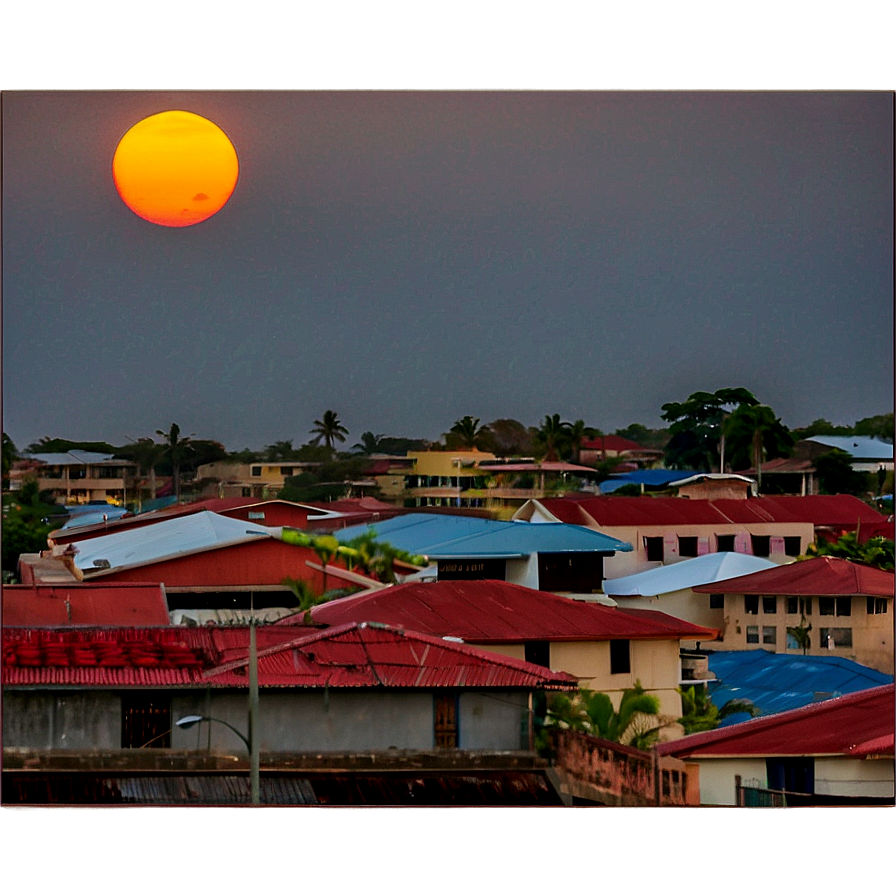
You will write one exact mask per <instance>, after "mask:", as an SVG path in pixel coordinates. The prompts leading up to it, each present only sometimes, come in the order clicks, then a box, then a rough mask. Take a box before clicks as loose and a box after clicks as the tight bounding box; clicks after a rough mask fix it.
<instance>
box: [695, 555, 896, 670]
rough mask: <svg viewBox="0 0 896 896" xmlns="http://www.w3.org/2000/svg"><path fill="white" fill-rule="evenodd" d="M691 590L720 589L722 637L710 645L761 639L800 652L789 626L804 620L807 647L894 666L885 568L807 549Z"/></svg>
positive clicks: (728, 646)
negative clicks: (794, 559)
mask: <svg viewBox="0 0 896 896" xmlns="http://www.w3.org/2000/svg"><path fill="white" fill-rule="evenodd" d="M693 590H694V591H695V592H697V593H710V592H712V593H715V594H721V595H723V596H724V629H723V634H722V643H721V644H719V645H714V646H715V647H716V649H724V650H744V649H749V648H750V646H751V645H755V647H759V646H760V645H762V646H763V647H766V648H768V649H769V650H773V651H776V652H783V653H786V652H788V651H792V652H794V653H796V652H800V653H802V651H803V649H804V648H803V647H802V646H801V644H800V642H799V640H798V637H797V635H796V633H795V632H794V631H793V629H796V628H798V627H800V626H806V625H811V626H812V629H811V631H808V632H807V634H808V637H809V646H808V647H807V648H805V649H806V652H807V653H808V654H810V655H812V656H819V655H822V654H826V653H829V654H832V655H836V656H842V657H846V658H847V659H851V660H855V661H856V662H857V663H861V664H862V665H863V666H870V667H871V668H872V669H877V670H878V671H880V672H885V673H887V674H888V675H891V674H892V673H893V592H894V575H893V573H892V572H885V571H884V570H882V569H875V568H874V567H871V566H865V565H863V564H861V563H854V562H853V561H851V560H843V559H840V558H838V557H813V558H811V559H809V560H802V561H800V562H798V563H791V564H788V565H786V566H779V567H775V568H774V569H766V570H760V571H758V572H754V573H751V574H749V575H745V576H738V577H737V578H734V579H728V580H727V581H724V582H715V583H713V584H712V585H696V586H694V589H693Z"/></svg>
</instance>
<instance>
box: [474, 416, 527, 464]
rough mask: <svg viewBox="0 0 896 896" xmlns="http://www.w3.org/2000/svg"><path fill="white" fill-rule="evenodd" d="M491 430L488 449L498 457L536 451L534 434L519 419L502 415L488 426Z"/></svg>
mask: <svg viewBox="0 0 896 896" xmlns="http://www.w3.org/2000/svg"><path fill="white" fill-rule="evenodd" d="M486 429H488V432H489V438H488V442H487V447H488V450H489V451H491V452H492V453H493V454H496V455H497V456H498V457H521V456H528V455H531V454H532V452H533V451H534V444H533V441H532V434H531V433H530V431H529V429H528V427H526V426H524V425H523V424H522V423H520V422H519V420H513V419H510V418H508V417H500V418H498V419H497V420H492V422H491V423H489V424H488V426H487V427H486Z"/></svg>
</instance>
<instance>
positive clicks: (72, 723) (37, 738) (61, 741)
mask: <svg viewBox="0 0 896 896" xmlns="http://www.w3.org/2000/svg"><path fill="white" fill-rule="evenodd" d="M3 746H4V747H20V748H30V749H35V750H94V749H95V750H108V749H113V750H117V749H119V748H120V747H121V699H120V698H119V697H117V696H116V695H115V694H110V693H105V692H101V691H82V692H80V693H79V692H71V693H64V692H61V691H12V690H5V691H4V692H3Z"/></svg>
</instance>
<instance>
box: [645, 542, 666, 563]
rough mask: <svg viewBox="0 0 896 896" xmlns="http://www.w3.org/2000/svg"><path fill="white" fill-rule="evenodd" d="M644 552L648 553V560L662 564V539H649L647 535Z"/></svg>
mask: <svg viewBox="0 0 896 896" xmlns="http://www.w3.org/2000/svg"><path fill="white" fill-rule="evenodd" d="M644 550H645V551H647V559H648V560H659V561H660V562H661V563H662V561H663V539H662V538H659V537H658V538H654V537H650V538H648V537H647V536H646V535H645V536H644Z"/></svg>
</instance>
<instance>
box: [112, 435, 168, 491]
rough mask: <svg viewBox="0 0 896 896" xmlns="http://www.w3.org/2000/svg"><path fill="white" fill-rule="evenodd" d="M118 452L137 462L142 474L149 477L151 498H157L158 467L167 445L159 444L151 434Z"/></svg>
mask: <svg viewBox="0 0 896 896" xmlns="http://www.w3.org/2000/svg"><path fill="white" fill-rule="evenodd" d="M118 454H120V455H121V456H123V457H126V458H129V459H130V460H132V461H134V463H136V464H137V469H138V470H139V471H140V475H141V476H148V477H149V492H150V496H151V499H152V500H153V501H155V499H156V467H157V466H158V465H159V461H161V459H162V456H163V455H164V454H165V445H164V444H159V443H158V442H156V441H155V439H151V438H150V437H149V436H143V437H142V438H139V439H137V441H136V442H133V443H132V444H130V445H126V446H125V447H124V448H122V449H121V450H120V451H119V452H118Z"/></svg>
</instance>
